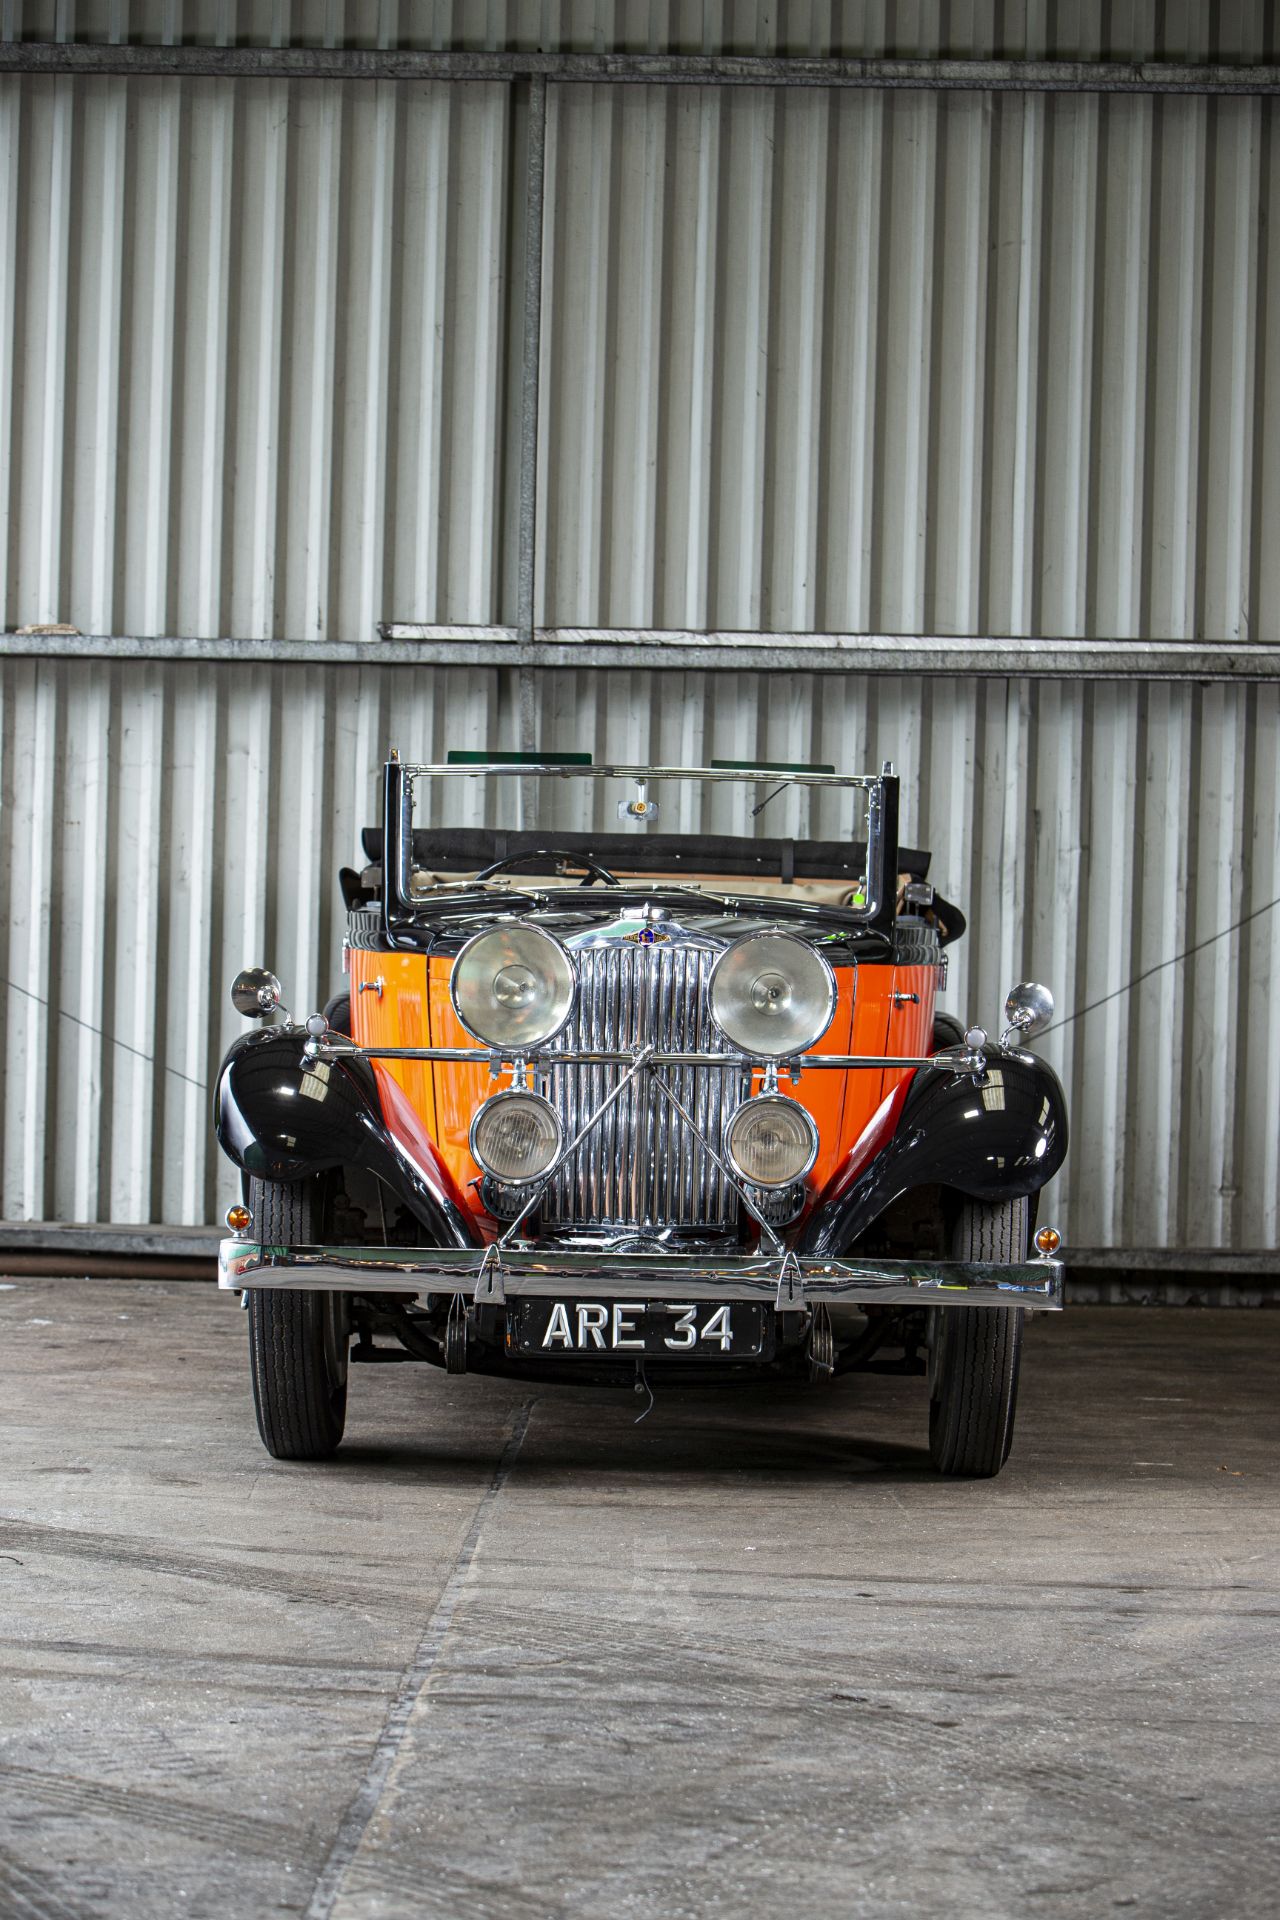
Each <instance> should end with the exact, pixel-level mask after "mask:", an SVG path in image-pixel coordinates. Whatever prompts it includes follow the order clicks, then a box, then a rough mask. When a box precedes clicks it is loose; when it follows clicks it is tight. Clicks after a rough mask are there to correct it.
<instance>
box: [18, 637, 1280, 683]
mask: <svg viewBox="0 0 1280 1920" xmlns="http://www.w3.org/2000/svg"><path fill="white" fill-rule="evenodd" d="M383 632H384V633H385V634H386V635H387V637H386V638H385V639H378V640H368V641H364V640H229V639H224V640H196V639H189V638H187V639H178V638H155V639H152V638H131V637H125V636H119V635H92V634H41V633H6V634H0V657H4V656H6V655H7V656H9V657H11V658H22V659H39V660H174V661H185V662H188V663H191V664H196V665H198V664H200V663H202V662H206V661H225V662H229V663H233V664H239V665H242V666H251V665H257V664H266V665H272V664H279V665H283V666H327V667H350V666H361V667H464V668H468V669H470V668H475V667H511V668H520V667H525V668H543V669H547V670H550V669H563V668H571V669H575V670H581V669H585V668H600V669H603V670H604V671H606V672H607V671H610V670H614V671H628V672H631V671H637V670H657V671H659V672H670V671H681V672H690V673H861V674H903V673H910V674H922V675H946V676H948V677H952V676H966V675H976V676H979V677H985V678H999V679H1041V680H1045V679H1048V680H1203V681H1209V680H1224V681H1273V680H1280V644H1277V643H1275V642H1271V641H1257V642H1254V641H1239V640H1123V639H1118V640H1071V639H1047V640H1018V639H1009V638H1005V637H1000V636H995V637H992V636H980V637H976V638H973V639H959V638H957V637H956V636H954V635H941V634H874V633H873V634H856V633H683V632H658V631H652V632H651V631H641V630H638V629H628V628H616V627H609V628H605V627H539V628H537V629H536V630H535V639H534V642H533V644H532V645H526V644H522V643H521V641H520V638H519V634H518V632H517V630H516V629H515V628H514V627H465V626H442V627H432V626H409V625H403V624H395V625H388V626H387V627H385V628H384V629H383Z"/></svg>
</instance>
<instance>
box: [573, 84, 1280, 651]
mask: <svg viewBox="0 0 1280 1920" xmlns="http://www.w3.org/2000/svg"><path fill="white" fill-rule="evenodd" d="M1278 111H1280V109H1277V106H1276V103H1275V102H1273V101H1270V100H1266V101H1263V100H1257V99H1240V100H1236V99H1221V100H1215V101H1211V102H1204V101H1185V100H1177V101H1156V100H1151V99H1147V98H1141V97H1116V96H1112V97H1097V96H1065V95H1062V96H1047V97H1040V98H1023V97H1019V96H1016V95H999V96H992V95H987V96H982V95H968V94H956V95H932V94H923V93H910V92H906V93H897V94H892V95H890V96H888V97H883V96H876V95H872V94H864V93H857V92H841V91H838V90H837V91H832V92H830V93H827V92H823V91H817V90H808V89H797V90H794V91H791V92H788V91H786V90H777V91H771V90H767V89H764V90H755V89H752V90H727V91H725V92H724V93H722V94H719V95H716V94H715V93H713V92H710V91H708V92H705V93H704V92H700V91H698V90H693V89H690V90H684V89H670V90H664V89H662V88H645V89H641V88H630V89H618V90H617V91H616V92H611V91H609V90H608V89H605V88H601V87H590V86H559V87H555V88H553V89H552V92H551V115H550V129H549V140H548V155H549V161H548V164H549V175H548V177H549V181H550V193H549V206H550V209H551V212H550V226H549V232H548V249H547V267H546V274H545V293H546V327H545V332H544V350H543V366H544V408H543V421H544V428H543V457H542V469H541V470H542V474H543V479H544V485H545V511H544V513H543V516H542V528H543V545H542V566H541V593H540V601H539V619H540V621H541V622H543V623H545V624H547V625H563V626H604V627H613V626H633V625H662V626H670V627H676V628H693V629H697V628H699V627H707V626H710V627H715V628H719V629H724V630H734V629H743V630H749V629H752V628H759V627H764V628H766V629H771V630H777V631H788V630H799V631H804V630H812V629H818V630H827V631H858V630H868V629H869V630H871V631H875V632H881V633H906V634H911V633H954V634H956V635H958V636H964V635H966V634H973V635H979V634H985V633H1001V632H1008V633H1025V634H1030V635H1037V634H1044V635H1066V636H1072V635H1076V636H1082V637H1102V638H1116V639H1123V638H1128V637H1141V638H1163V639H1182V638H1196V637H1198V636H1211V637H1213V638H1219V639H1220V638H1229V639H1233V640H1236V639H1238V640H1241V641H1245V642H1247V641H1248V640H1249V639H1250V638H1251V637H1252V638H1258V637H1262V636H1270V635H1274V633H1275V632H1276V631H1277V630H1278V629H1280V574H1278V572H1277V563H1276V562H1275V561H1274V560H1273V559H1272V558H1271V557H1270V553H1269V549H1270V547H1271V546H1273V545H1274V543H1273V542H1269V541H1268V540H1267V539H1266V538H1265V535H1264V533H1263V528H1264V527H1265V525H1266V519H1265V513H1264V511H1263V503H1264V502H1268V503H1269V502H1271V501H1272V500H1273V499H1274V497H1275V494H1276V489H1277V485H1278V481H1277V465H1278V462H1280V452H1278V451H1277V449H1278V448H1280V438H1278V437H1277V435H1276V434H1275V433H1267V432H1266V431H1265V430H1264V428H1263V423H1262V422H1261V421H1260V420H1259V407H1258V399H1259V397H1261V398H1262V399H1263V401H1264V403H1265V405H1266V406H1267V408H1268V409H1269V412H1268V416H1267V417H1268V418H1269V417H1270V411H1273V410H1274V406H1275V400H1274V394H1273V392H1272V387H1273V385H1274V381H1275V377H1276V369H1275V366H1274V364H1273V363H1274V360H1275V356H1276V353H1277V351H1278V349H1277V346H1276V340H1275V332H1276V330H1275V329H1274V328H1273V327H1270V328H1269V327H1268V325H1267V315H1268V303H1267V300H1266V297H1265V295H1266V293H1267V292H1269V291H1270V290H1271V287H1272V279H1273V277H1274V275H1275V272H1276V270H1277V269H1276V265H1275V256H1276V249H1275V244H1274V241H1273V240H1272V239H1271V238H1270V229H1269V227H1268V225H1267V224H1266V223H1265V221H1264V194H1263V183H1264V181H1265V182H1266V184H1267V188H1268V191H1269V190H1270V185H1271V181H1272V178H1273V175H1274V170H1275V166H1276V161H1275V157H1274V148H1275V144H1276V143H1275V132H1274V129H1275V125H1276V118H1277V112H1278ZM708 343H710V344H709V345H708ZM708 367H709V368H710V373H709V376H708V375H707V374H706V373H705V371H704V370H705V369H707V368H708Z"/></svg>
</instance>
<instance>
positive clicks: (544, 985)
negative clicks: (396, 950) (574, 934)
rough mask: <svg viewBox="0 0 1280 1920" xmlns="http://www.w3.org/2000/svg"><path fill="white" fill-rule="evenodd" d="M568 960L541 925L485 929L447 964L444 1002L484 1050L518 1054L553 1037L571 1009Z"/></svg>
mask: <svg viewBox="0 0 1280 1920" xmlns="http://www.w3.org/2000/svg"><path fill="white" fill-rule="evenodd" d="M577 985H578V976H577V974H576V973H575V972H574V966H573V962H572V960H571V959H570V958H569V956H568V954H567V953H566V952H565V950H564V948H563V947H562V946H561V945H560V942H559V941H558V940H553V939H552V937H551V935H550V934H549V933H544V932H543V931H542V928H541V927H530V926H525V925H523V924H522V923H520V922H519V921H517V922H516V924H515V925H513V926H508V927H490V928H488V929H487V930H486V931H485V932H484V933H478V934H477V935H476V936H475V938H474V939H473V940H468V942H467V944H466V946H465V947H464V948H463V949H462V952H461V953H460V954H459V955H458V957H457V959H456V960H455V961H454V963H453V973H452V974H451V976H450V979H449V998H450V999H451V1000H452V1001H453V1010H454V1012H455V1013H456V1014H457V1016H458V1018H459V1020H461V1022H462V1024H463V1026H464V1027H465V1028H466V1029H467V1032H468V1033H471V1034H474V1035H475V1037H476V1039H477V1040H482V1041H483V1042H484V1044H485V1046H487V1047H501V1048H502V1050H503V1052H504V1053H523V1052H525V1051H526V1049H527V1048H529V1047H537V1046H541V1044H542V1042H543V1041H544V1040H550V1039H551V1038H552V1037H553V1036H554V1035H555V1034H557V1033H559V1031H560V1029H561V1027H562V1026H563V1025H564V1023H565V1021H566V1020H567V1019H568V1018H569V1015H570V1013H571V1011H572V1009H573V996H574V994H575V992H576V990H577Z"/></svg>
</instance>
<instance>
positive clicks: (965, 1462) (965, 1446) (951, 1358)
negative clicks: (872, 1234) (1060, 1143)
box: [929, 1199, 1028, 1478]
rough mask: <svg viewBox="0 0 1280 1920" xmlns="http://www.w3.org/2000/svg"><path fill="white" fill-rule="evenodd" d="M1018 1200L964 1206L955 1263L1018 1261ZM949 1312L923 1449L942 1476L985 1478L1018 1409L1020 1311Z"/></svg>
mask: <svg viewBox="0 0 1280 1920" xmlns="http://www.w3.org/2000/svg"><path fill="white" fill-rule="evenodd" d="M1027 1232H1028V1211H1027V1202H1026V1201H1025V1200H1024V1199H1020V1200H1011V1201H1005V1202H1003V1203H997V1204H995V1205H982V1204H980V1203H978V1202H970V1203H968V1204H967V1205H966V1206H965V1207H964V1208H963V1209H962V1211H961V1215H960V1219H959V1221H958V1223H957V1227H956V1233H955V1239H954V1246H953V1251H954V1253H955V1257H956V1258H957V1259H958V1260H981V1261H987V1262H991V1263H993V1264H997V1265H1010V1264H1012V1263H1014V1262H1016V1261H1018V1260H1021V1259H1023V1258H1024V1257H1025V1254H1026V1245H1027ZM939 1311H940V1312H942V1311H946V1312H949V1314H950V1316H951V1324H950V1325H949V1328H948V1337H947V1346H946V1352H945V1362H946V1373H945V1378H944V1379H943V1380H941V1381H940V1382H939V1393H938V1397H937V1398H936V1399H935V1400H934V1402H933V1403H932V1405H931V1408H930V1420H929V1446H930V1452H931V1453H932V1455H933V1461H934V1465H935V1466H936V1467H937V1468H938V1470H939V1471H940V1472H941V1473H945V1474H950V1475H957V1476H965V1477H968V1478H985V1477H989V1476H990V1475H992V1474H995V1473H999V1471H1000V1469H1001V1467H1002V1466H1003V1465H1004V1463H1005V1461H1006V1460H1007V1459H1008V1457H1009V1448H1010V1446H1011V1444H1012V1441H1013V1424H1014V1416H1015V1413H1016V1411H1017V1402H1018V1369H1019V1362H1020V1359H1021V1353H1022V1322H1023V1309H1022V1308H1020V1307H964V1308H952V1309H939Z"/></svg>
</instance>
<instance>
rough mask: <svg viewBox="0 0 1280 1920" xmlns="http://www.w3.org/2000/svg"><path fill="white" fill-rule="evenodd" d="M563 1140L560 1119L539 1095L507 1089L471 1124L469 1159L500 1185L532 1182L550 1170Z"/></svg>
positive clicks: (488, 1104)
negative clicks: (499, 1181)
mask: <svg viewBox="0 0 1280 1920" xmlns="http://www.w3.org/2000/svg"><path fill="white" fill-rule="evenodd" d="M563 1140H564V1127H563V1124H562V1122H561V1119H560V1115H559V1114H558V1113H557V1112H556V1110H555V1108H554V1107H553V1106H552V1104H551V1102H550V1101H549V1100H544V1099H543V1097H542V1095H541V1094H540V1093H530V1092H529V1091H528V1090H527V1089H526V1088H524V1087H508V1088H507V1090H506V1092H505V1093H495V1094H494V1095H493V1097H492V1099H490V1100H486V1101H485V1103H484V1105H483V1106H482V1107H481V1108H480V1109H479V1110H478V1112H477V1113H476V1117H475V1119H474V1120H473V1121H472V1122H471V1157H472V1159H473V1160H474V1161H475V1163H476V1165H477V1166H478V1167H482V1168H483V1169H484V1171H485V1172H486V1173H491V1174H492V1175H493V1177H494V1179H495V1180H501V1181H503V1182H504V1184H509V1185H518V1184H519V1183H520V1182H522V1181H525V1180H536V1179H537V1178H538V1176H539V1174H542V1173H545V1172H546V1171H547V1169H548V1168H549V1167H551V1166H554V1164H555V1161H556V1159H557V1157H558V1155H559V1152H560V1148H561V1145H562V1143H563Z"/></svg>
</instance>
